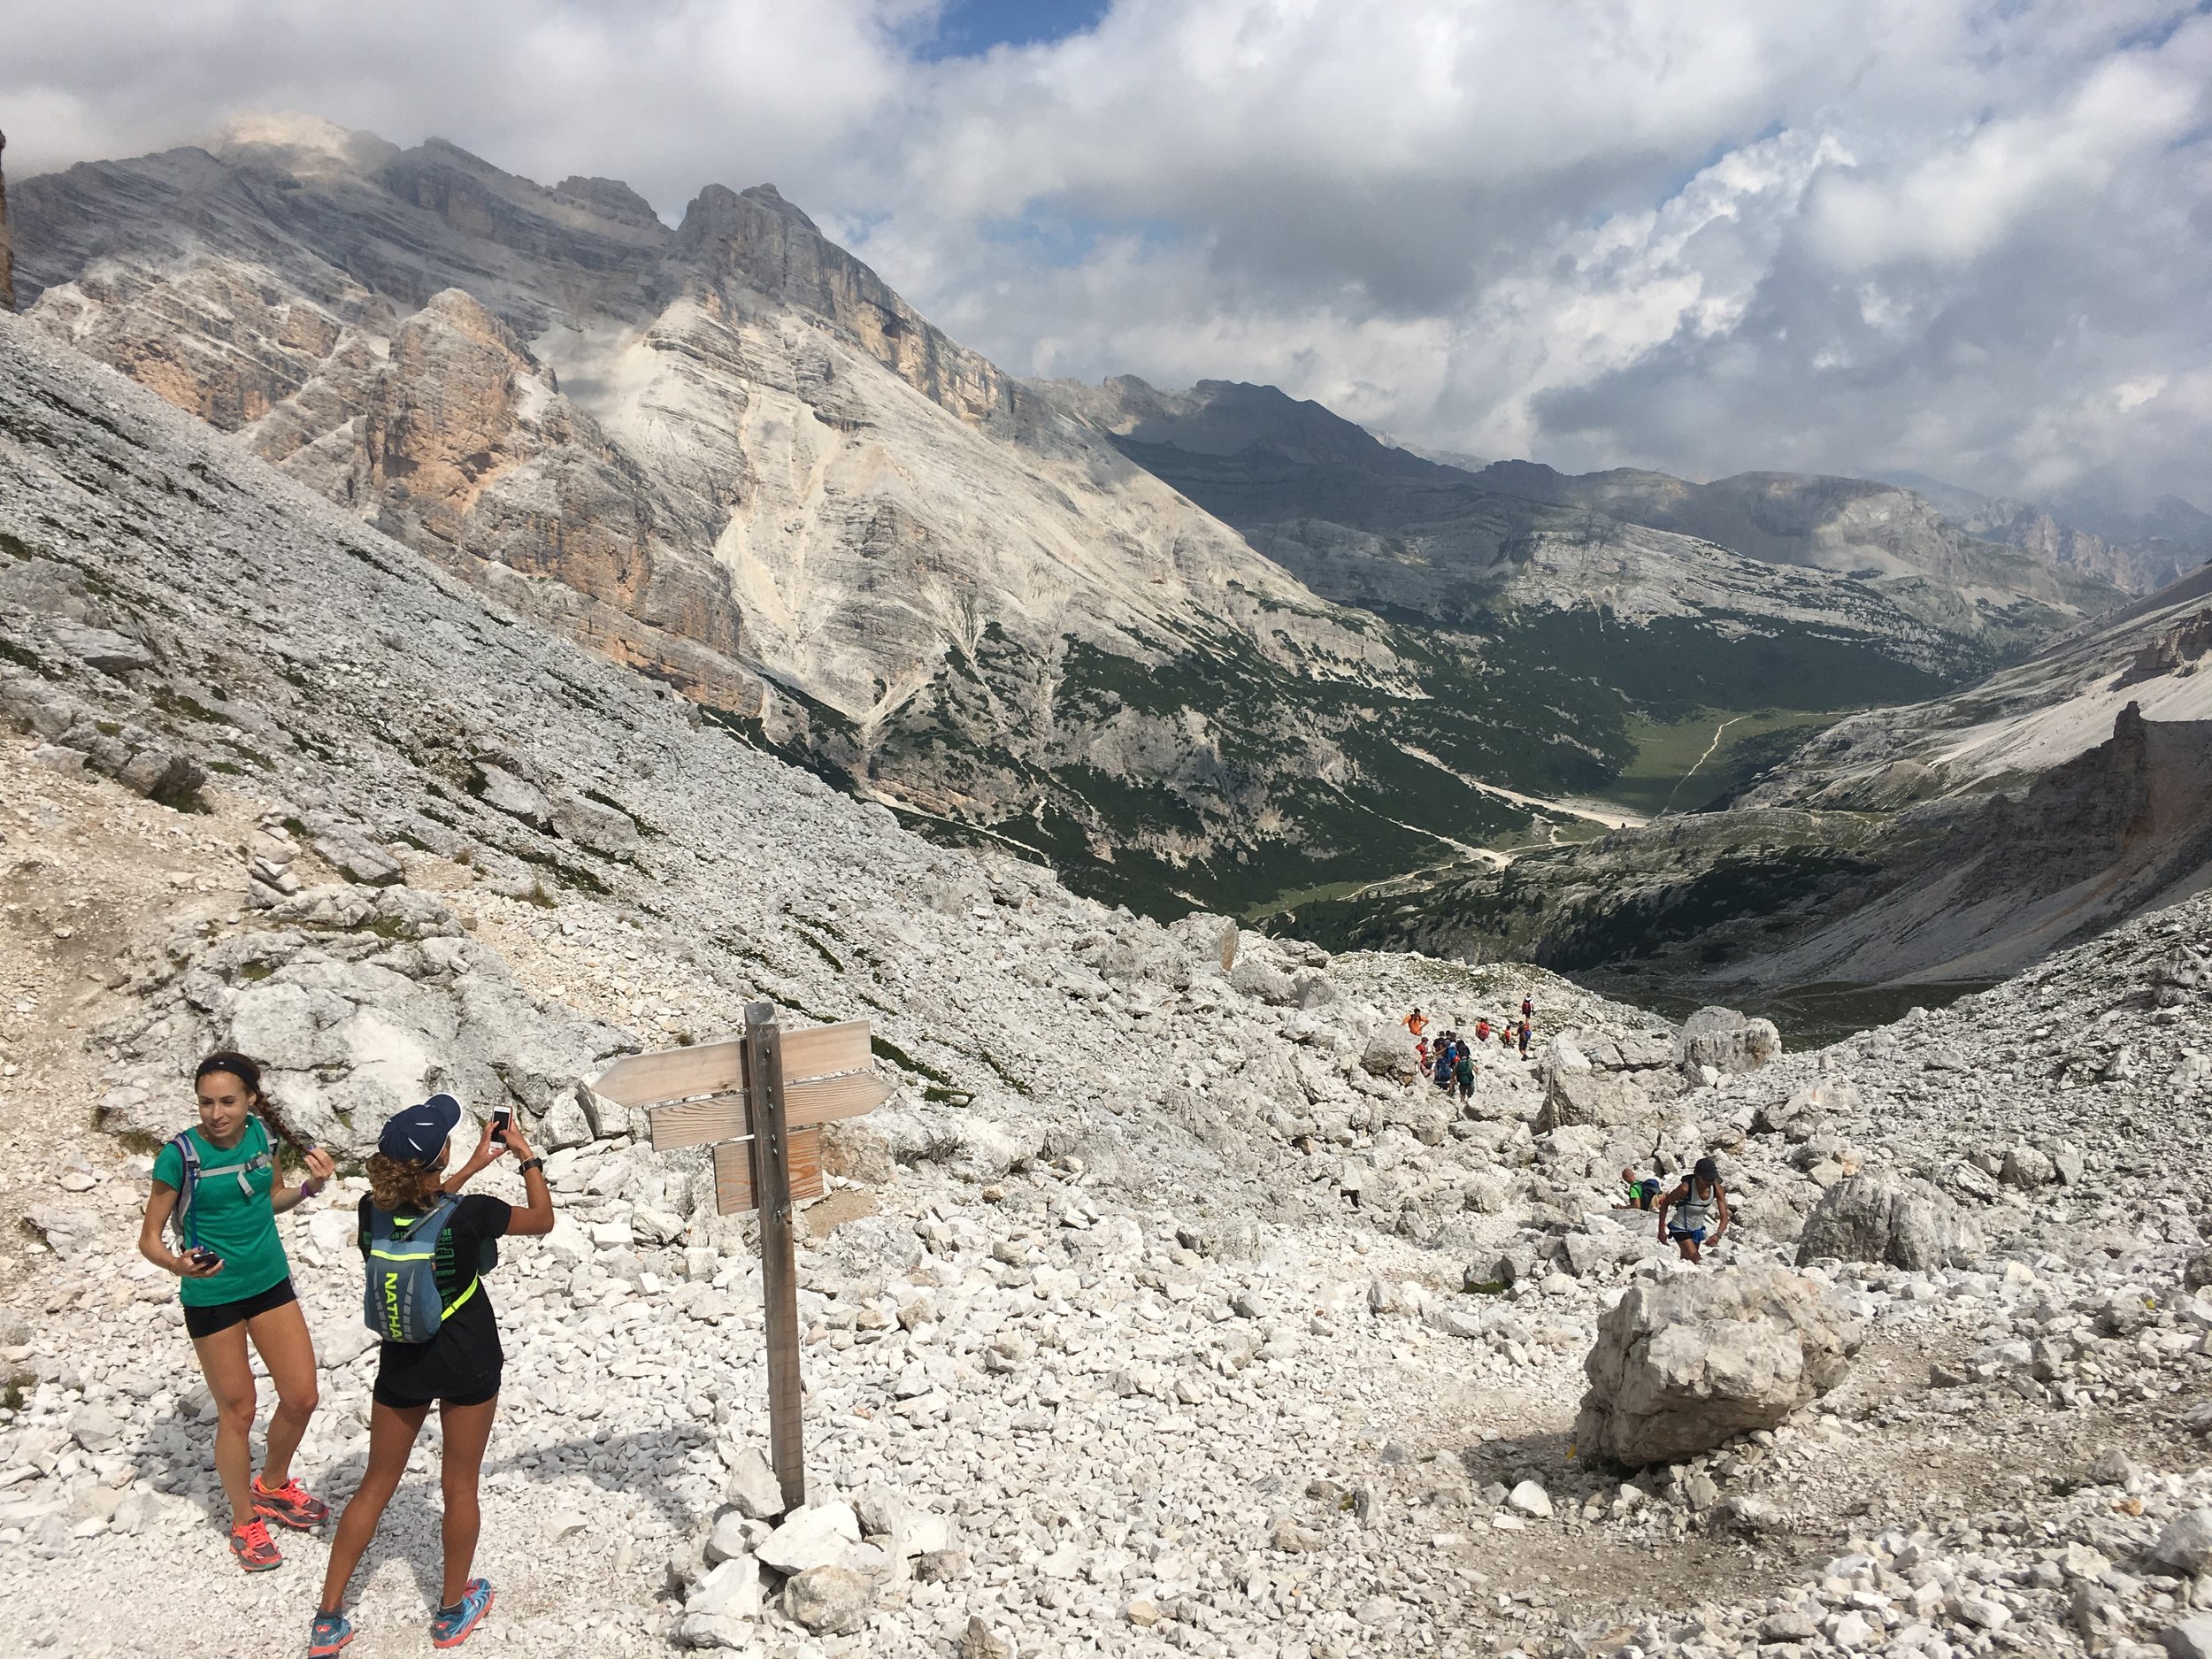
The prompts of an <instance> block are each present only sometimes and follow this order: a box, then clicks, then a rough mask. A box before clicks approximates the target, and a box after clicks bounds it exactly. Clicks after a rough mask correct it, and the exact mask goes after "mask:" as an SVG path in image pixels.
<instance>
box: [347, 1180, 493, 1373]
mask: <svg viewBox="0 0 2212 1659" xmlns="http://www.w3.org/2000/svg"><path fill="white" fill-rule="evenodd" d="M459 1202H460V1201H459V1200H458V1199H457V1198H454V1197H451V1196H447V1197H445V1198H442V1199H440V1200H439V1201H438V1202H437V1203H435V1204H434V1205H432V1206H431V1208H430V1209H429V1210H426V1211H425V1212H424V1213H423V1214H422V1215H419V1216H405V1217H403V1216H400V1215H398V1214H396V1213H395V1212H393V1211H389V1210H379V1209H377V1208H376V1207H375V1206H374V1205H373V1204H372V1205H371V1206H370V1207H369V1255H368V1283H367V1285H366V1286H365V1289H364V1291H363V1294H362V1299H361V1317H362V1320H363V1322H364V1323H365V1324H366V1325H368V1327H369V1329H370V1330H372V1331H373V1332H375V1333H377V1335H379V1336H380V1337H381V1338H383V1339H384V1340H386V1341H387V1342H427V1341H428V1340H430V1339H431V1338H432V1337H434V1336H435V1335H437V1334H438V1327H439V1326H441V1325H443V1324H444V1323H445V1322H446V1321H447V1320H448V1319H449V1318H451V1317H453V1310H455V1309H457V1308H458V1307H459V1306H460V1305H461V1304H462V1303H463V1302H466V1301H467V1300H468V1299H469V1298H470V1297H471V1296H473V1295H474V1294H476V1286H477V1282H478V1281H477V1279H476V1278H475V1277H473V1276H472V1277H471V1278H470V1279H469V1282H468V1284H467V1285H466V1286H464V1287H463V1289H462V1291H461V1294H459V1295H457V1296H456V1297H455V1298H454V1299H453V1300H452V1301H451V1302H448V1301H446V1299H445V1297H444V1295H443V1294H442V1293H441V1292H440V1291H439V1289H438V1240H439V1239H440V1238H441V1237H442V1235H443V1234H444V1233H445V1230H446V1227H447V1225H448V1224H449V1223H450V1222H451V1220H452V1219H453V1211H454V1209H455V1207H456V1206H457V1204H458V1203H459Z"/></svg>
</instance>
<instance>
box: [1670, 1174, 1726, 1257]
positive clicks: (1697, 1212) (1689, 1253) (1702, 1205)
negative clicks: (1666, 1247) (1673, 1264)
mask: <svg viewBox="0 0 2212 1659" xmlns="http://www.w3.org/2000/svg"><path fill="white" fill-rule="evenodd" d="M1669 1210H1672V1211H1674V1219H1673V1220H1672V1221H1669V1220H1668V1219H1667V1212H1668V1211H1669ZM1728 1221H1729V1216H1728V1189H1727V1188H1726V1187H1723V1186H1722V1185H1721V1181H1720V1165H1719V1164H1716V1163H1715V1162H1714V1161H1713V1160H1712V1159H1711V1158H1700V1159H1699V1160H1698V1161H1697V1165H1696V1167H1695V1168H1694V1169H1693V1170H1692V1171H1690V1178H1689V1179H1687V1180H1686V1181H1684V1182H1683V1183H1682V1185H1681V1186H1679V1187H1676V1188H1675V1189H1674V1190H1673V1191H1672V1192H1671V1193H1669V1194H1666V1196H1665V1197H1663V1198H1662V1199H1661V1200H1660V1201H1659V1241H1660V1242H1661V1243H1662V1244H1664V1243H1665V1242H1666V1241H1667V1240H1669V1239H1672V1240H1674V1242H1675V1244H1676V1245H1677V1246H1678V1247H1679V1248H1680V1249H1681V1251H1682V1259H1683V1260H1684V1261H1686V1262H1694V1261H1696V1260H1698V1259H1699V1256H1700V1252H1701V1251H1702V1250H1703V1248H1704V1247H1705V1246H1707V1245H1709V1244H1717V1243H1719V1242H1720V1235H1721V1234H1722V1233H1725V1232H1727V1231H1728Z"/></svg>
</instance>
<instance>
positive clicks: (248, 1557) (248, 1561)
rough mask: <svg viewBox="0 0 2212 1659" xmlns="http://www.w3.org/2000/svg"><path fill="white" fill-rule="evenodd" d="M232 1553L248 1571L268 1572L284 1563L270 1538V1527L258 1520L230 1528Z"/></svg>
mask: <svg viewBox="0 0 2212 1659" xmlns="http://www.w3.org/2000/svg"><path fill="white" fill-rule="evenodd" d="M230 1553H231V1554H232V1555H235V1556H237V1557H238V1564H239V1565H240V1566H242V1567H243V1568H244V1569H245V1570H246V1571H248V1572H266V1571H269V1569H270V1568H272V1567H281V1566H282V1565H283V1564H284V1557H283V1556H282V1555H280V1554H278V1553H277V1547H276V1546H275V1545H274V1544H273V1543H272V1542H270V1540H269V1529H268V1527H267V1526H266V1525H264V1524H263V1523H262V1522H260V1521H258V1520H253V1521H248V1522H247V1523H246V1524H245V1525H243V1526H234V1527H232V1528H231V1529H230Z"/></svg>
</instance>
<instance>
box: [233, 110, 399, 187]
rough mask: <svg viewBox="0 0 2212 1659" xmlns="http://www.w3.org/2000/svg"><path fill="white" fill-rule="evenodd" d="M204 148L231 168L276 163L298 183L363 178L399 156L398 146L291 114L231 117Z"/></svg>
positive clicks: (276, 112) (250, 113) (253, 113)
mask: <svg viewBox="0 0 2212 1659" xmlns="http://www.w3.org/2000/svg"><path fill="white" fill-rule="evenodd" d="M204 149H205V150H207V152H208V153H209V154H210V155H211V156H214V157H217V158H218V159H219V160H221V161H226V162H230V163H234V164H235V163H239V162H250V161H257V160H270V161H280V162H281V164H282V165H283V166H284V168H285V170H286V171H287V172H288V173H295V174H297V175H300V176H303V177H306V176H328V175H330V174H334V173H368V172H371V171H373V170H374V169H375V168H377V167H380V166H381V165H384V164H385V163H386V162H388V161H389V160H391V159H392V158H393V157H395V156H397V155H398V154H399V153H400V149H399V146H398V145H396V144H395V143H392V142H390V141H389V140H387V139H382V138H379V137H378V136H377V135H376V134H374V133H362V132H356V131H355V130H353V129H352V128H351V127H341V126H339V125H338V124H337V123H336V122H335V121H326V120H325V119H323V118H322V117H320V116H319V115H303V114H301V113H300V112H299V111H294V110H262V111H248V112H246V113H244V114H241V115H234V116H232V117H231V118H230V119H228V120H227V121H225V122H224V123H223V124H222V126H221V127H218V128H217V129H216V131H215V134H214V135H213V136H212V137H211V138H210V139H208V141H207V142H206V143H205V145H204Z"/></svg>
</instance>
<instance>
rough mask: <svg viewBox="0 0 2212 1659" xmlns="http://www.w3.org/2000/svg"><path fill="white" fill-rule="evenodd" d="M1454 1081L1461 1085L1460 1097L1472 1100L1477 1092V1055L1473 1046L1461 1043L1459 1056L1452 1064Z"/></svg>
mask: <svg viewBox="0 0 2212 1659" xmlns="http://www.w3.org/2000/svg"><path fill="white" fill-rule="evenodd" d="M1452 1081H1453V1082H1455V1083H1456V1084H1458V1085H1459V1098H1460V1099H1462V1100H1471V1099H1472V1098H1473V1096H1474V1093H1475V1056H1474V1051H1473V1050H1472V1049H1471V1048H1467V1047H1466V1046H1465V1045H1464V1044H1463V1045H1461V1048H1460V1050H1459V1058H1458V1059H1457V1060H1455V1062H1453V1064H1452Z"/></svg>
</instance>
